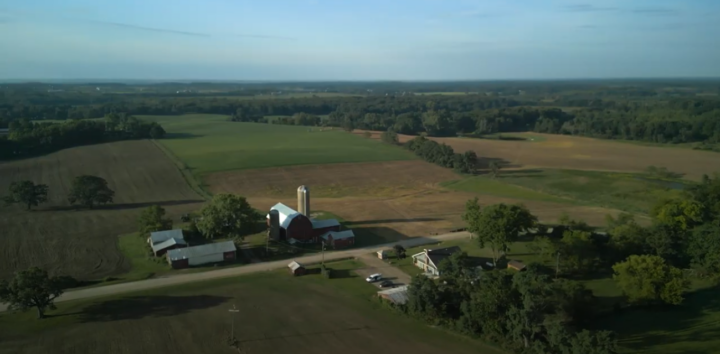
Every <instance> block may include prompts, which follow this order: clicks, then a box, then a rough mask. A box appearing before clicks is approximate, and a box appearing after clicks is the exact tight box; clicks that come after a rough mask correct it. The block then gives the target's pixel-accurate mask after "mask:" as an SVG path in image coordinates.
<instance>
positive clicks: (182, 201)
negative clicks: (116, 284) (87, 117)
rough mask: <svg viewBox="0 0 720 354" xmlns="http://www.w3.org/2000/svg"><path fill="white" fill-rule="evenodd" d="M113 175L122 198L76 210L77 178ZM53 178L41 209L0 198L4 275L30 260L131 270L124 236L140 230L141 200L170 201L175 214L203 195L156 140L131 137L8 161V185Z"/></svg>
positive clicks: (2, 175) (84, 274)
mask: <svg viewBox="0 0 720 354" xmlns="http://www.w3.org/2000/svg"><path fill="white" fill-rule="evenodd" d="M83 174H89V175H95V176H99V177H102V178H105V179H106V180H107V181H108V184H109V187H110V188H111V189H113V190H114V191H115V203H114V204H110V205H108V206H104V207H98V208H96V209H94V210H80V211H75V210H74V209H73V208H72V207H70V206H69V204H68V202H67V199H66V198H67V192H68V190H69V187H70V183H71V181H72V179H73V178H74V177H76V176H79V175H83ZM19 180H32V181H34V182H35V183H44V184H47V185H48V186H49V193H48V199H49V202H48V203H47V204H42V205H41V206H40V207H39V208H36V210H34V211H25V210H24V208H23V207H21V206H9V207H5V206H0V230H1V231H0V235H2V237H1V238H0V278H5V277H7V276H9V275H10V274H11V273H12V272H13V271H15V270H18V269H25V268H27V267H29V266H42V267H44V268H46V269H49V270H51V271H53V272H54V273H56V274H64V275H72V276H75V277H78V278H80V279H96V278H100V277H104V276H109V275H116V274H120V273H123V272H125V271H127V270H128V268H129V265H128V264H127V261H126V260H125V259H124V258H123V257H122V255H121V253H120V252H119V250H118V246H117V236H118V235H119V234H122V233H128V232H133V231H135V230H136V227H135V225H136V219H137V215H138V213H139V211H140V209H141V208H143V207H146V206H148V205H151V204H160V205H163V206H164V207H165V208H166V209H167V211H168V214H169V215H170V216H171V217H174V218H175V220H176V221H177V219H178V218H179V216H180V215H181V214H183V213H186V212H189V211H192V210H195V209H197V208H198V207H199V206H200V203H201V202H202V198H200V197H199V196H198V195H197V194H195V193H194V192H193V191H192V190H191V189H190V188H189V187H188V185H187V183H186V182H185V180H183V177H182V175H181V174H180V173H179V171H178V170H177V168H176V167H175V166H174V165H173V163H172V162H171V161H170V160H169V159H168V158H167V157H166V156H165V154H164V153H163V152H162V151H161V150H160V149H158V148H157V147H156V146H155V145H154V144H153V143H152V142H150V141H123V142H115V143H109V144H101V145H91V146H83V147H76V148H71V149H66V150H62V151H59V152H56V153H52V154H49V155H45V156H41V157H36V158H30V159H24V160H18V161H12V162H4V163H0V193H1V194H4V193H5V191H7V188H8V185H9V184H10V183H11V182H13V181H19Z"/></svg>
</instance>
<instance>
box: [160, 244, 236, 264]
mask: <svg viewBox="0 0 720 354" xmlns="http://www.w3.org/2000/svg"><path fill="white" fill-rule="evenodd" d="M236 250H237V249H236V248H235V243H234V242H232V241H225V242H218V243H209V244H206V245H200V246H193V247H187V248H178V249H174V250H170V251H168V252H167V260H168V263H169V264H170V265H171V266H172V267H173V268H176V269H177V268H186V267H189V266H196V265H202V264H208V263H218V262H223V261H232V260H235V256H236V254H235V252H236Z"/></svg>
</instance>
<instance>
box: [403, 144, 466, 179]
mask: <svg viewBox="0 0 720 354" xmlns="http://www.w3.org/2000/svg"><path fill="white" fill-rule="evenodd" d="M404 146H405V148H407V149H408V150H410V151H412V152H414V153H415V155H418V156H420V157H421V158H422V159H423V160H425V161H427V162H431V163H434V164H437V165H440V166H442V167H447V168H452V169H455V170H457V171H460V172H462V173H474V172H475V171H476V170H477V167H478V166H477V165H478V157H477V155H476V154H475V152H474V151H466V152H465V153H463V154H457V153H455V151H454V150H453V148H452V147H450V146H448V145H445V144H444V143H443V144H440V143H438V142H436V141H434V140H430V139H427V138H425V137H424V136H419V137H416V138H414V139H412V140H410V141H408V142H407V143H405V145H404Z"/></svg>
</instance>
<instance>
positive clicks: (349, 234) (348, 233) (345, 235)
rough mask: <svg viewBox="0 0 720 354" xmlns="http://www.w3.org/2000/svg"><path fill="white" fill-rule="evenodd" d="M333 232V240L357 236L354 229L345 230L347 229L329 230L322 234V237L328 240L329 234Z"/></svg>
mask: <svg viewBox="0 0 720 354" xmlns="http://www.w3.org/2000/svg"><path fill="white" fill-rule="evenodd" d="M331 234H332V238H333V240H342V239H345V238H353V237H355V234H354V233H353V231H352V230H345V231H328V232H326V233H324V234H322V235H321V236H320V237H321V238H322V239H323V240H325V241H327V239H328V236H329V235H331Z"/></svg>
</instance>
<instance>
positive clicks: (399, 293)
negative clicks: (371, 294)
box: [378, 285, 408, 305]
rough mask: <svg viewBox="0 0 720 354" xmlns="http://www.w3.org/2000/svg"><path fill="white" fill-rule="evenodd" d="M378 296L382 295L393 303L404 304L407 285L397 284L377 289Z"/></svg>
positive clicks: (406, 299)
mask: <svg viewBox="0 0 720 354" xmlns="http://www.w3.org/2000/svg"><path fill="white" fill-rule="evenodd" d="M378 296H380V297H383V298H385V299H387V300H389V301H391V302H392V303H395V304H400V305H402V304H405V303H406V302H407V301H408V286H407V285H403V286H398V287H397V288H392V289H388V290H383V291H378Z"/></svg>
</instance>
